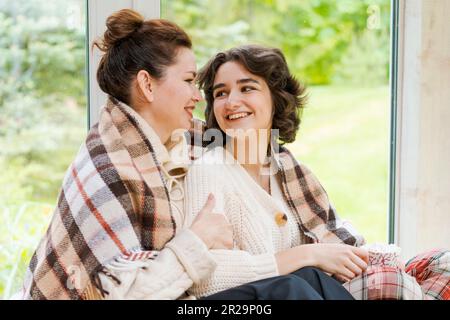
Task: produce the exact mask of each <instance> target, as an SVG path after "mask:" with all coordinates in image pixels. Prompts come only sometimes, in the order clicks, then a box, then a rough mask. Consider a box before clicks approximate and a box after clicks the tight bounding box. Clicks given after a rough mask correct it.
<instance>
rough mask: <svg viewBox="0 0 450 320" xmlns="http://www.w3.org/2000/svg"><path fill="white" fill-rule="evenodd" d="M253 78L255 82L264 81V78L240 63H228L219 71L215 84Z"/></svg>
mask: <svg viewBox="0 0 450 320" xmlns="http://www.w3.org/2000/svg"><path fill="white" fill-rule="evenodd" d="M245 78H252V79H255V80H264V79H263V78H261V77H259V76H257V75H255V74H253V73H251V72H250V71H248V70H247V69H246V68H245V67H244V66H243V65H242V64H241V63H240V62H237V61H228V62H225V63H224V64H222V65H221V66H220V67H219V69H217V72H216V76H215V78H214V84H216V83H226V82H235V81H237V80H239V79H245Z"/></svg>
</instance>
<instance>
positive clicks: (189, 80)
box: [184, 79, 194, 84]
mask: <svg viewBox="0 0 450 320" xmlns="http://www.w3.org/2000/svg"><path fill="white" fill-rule="evenodd" d="M184 81H186V82H187V83H189V84H192V83H193V82H194V79H186V80H184Z"/></svg>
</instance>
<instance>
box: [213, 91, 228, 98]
mask: <svg viewBox="0 0 450 320" xmlns="http://www.w3.org/2000/svg"><path fill="white" fill-rule="evenodd" d="M225 94H226V93H225V91H217V92H216V93H215V94H214V99H215V98H220V97H223V96H225Z"/></svg>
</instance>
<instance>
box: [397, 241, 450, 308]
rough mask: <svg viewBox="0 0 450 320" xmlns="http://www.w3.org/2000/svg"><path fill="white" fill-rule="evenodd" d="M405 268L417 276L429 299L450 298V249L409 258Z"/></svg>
mask: <svg viewBox="0 0 450 320" xmlns="http://www.w3.org/2000/svg"><path fill="white" fill-rule="evenodd" d="M405 270H406V272H407V273H408V274H410V275H411V276H413V277H414V278H416V280H417V282H418V283H419V284H420V286H421V287H422V291H423V293H424V294H425V295H426V296H427V298H428V299H436V300H450V251H448V250H431V251H427V252H425V253H422V254H420V255H418V256H415V257H414V258H412V259H411V260H409V261H408V262H407V263H406V269H405Z"/></svg>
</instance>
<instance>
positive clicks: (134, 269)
mask: <svg viewBox="0 0 450 320" xmlns="http://www.w3.org/2000/svg"><path fill="white" fill-rule="evenodd" d="M106 25H107V30H106V32H105V34H104V37H103V39H102V40H101V41H99V42H97V43H96V45H97V46H98V47H99V49H100V50H101V51H103V52H104V55H103V57H102V59H101V61H100V65H99V67H98V71H97V79H98V83H99V85H100V87H101V89H102V90H103V91H104V92H106V93H107V94H108V96H109V99H108V101H107V103H106V105H105V107H104V108H103V110H102V113H101V115H100V120H99V122H98V124H96V125H95V126H94V127H92V128H91V130H90V131H89V134H88V136H87V138H86V141H85V143H84V144H83V145H82V146H81V148H80V151H79V153H78V155H77V157H76V159H75V160H74V162H73V163H72V164H71V166H70V168H69V170H68V171H67V174H66V176H65V179H64V183H63V188H62V191H61V193H60V196H59V200H58V206H57V208H56V210H55V212H54V215H53V218H52V221H51V223H50V226H49V228H48V231H47V233H46V235H45V236H44V238H43V239H42V241H41V242H40V244H39V246H38V248H37V250H36V252H35V254H34V255H33V257H32V259H31V262H30V265H29V268H28V271H27V275H26V280H25V283H24V287H23V294H24V297H25V298H28V299H93V298H104V297H106V298H112V299H154V298H160V299H161V298H164V299H177V298H180V297H183V294H184V292H185V291H186V290H187V289H188V288H189V287H190V286H191V285H192V284H193V283H198V282H200V281H201V280H203V279H205V277H206V276H208V275H209V274H210V273H211V272H212V271H213V270H214V268H215V265H216V262H215V260H214V259H213V257H212V255H211V254H210V253H209V251H208V249H211V248H229V247H230V246H231V243H232V235H231V229H230V226H229V224H228V222H227V221H226V219H225V218H224V216H223V215H219V214H214V213H212V209H213V207H214V200H213V199H210V200H209V201H208V202H207V203H206V204H205V206H203V208H201V209H200V210H199V211H200V214H199V219H197V220H196V221H195V222H194V223H193V224H192V223H190V225H189V228H185V227H184V221H183V220H184V216H183V212H182V206H183V193H184V190H183V188H182V184H181V182H180V180H181V179H183V177H184V175H185V174H186V171H187V163H188V162H187V161H188V160H189V159H184V160H186V161H177V162H175V161H173V159H172V154H173V153H176V154H185V155H187V154H188V153H187V152H183V151H186V150H187V149H188V147H187V144H186V141H185V138H184V135H183V134H178V135H177V134H173V133H174V132H176V131H177V130H179V129H181V131H186V130H187V129H189V128H190V127H191V122H192V111H193V109H194V108H195V104H196V103H197V102H198V101H199V100H200V99H201V95H200V93H199V91H198V89H197V88H196V86H195V83H194V79H195V77H196V63H195V57H194V54H193V52H192V50H191V46H192V45H191V40H190V39H189V36H188V35H187V34H186V33H185V32H184V31H183V30H182V29H181V28H180V27H178V26H177V25H175V24H173V23H171V22H169V21H165V20H159V19H157V20H147V21H145V20H144V19H143V17H142V16H141V15H140V14H138V13H137V12H134V11H132V10H127V9H125V10H121V11H119V12H117V13H115V14H113V15H111V16H110V17H109V18H108V19H107V21H106ZM180 150H181V152H180ZM177 159H178V160H179V157H177ZM205 226H208V228H206V227H205Z"/></svg>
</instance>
